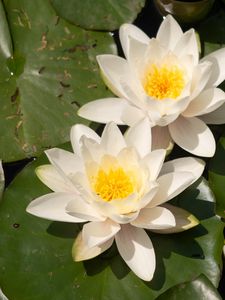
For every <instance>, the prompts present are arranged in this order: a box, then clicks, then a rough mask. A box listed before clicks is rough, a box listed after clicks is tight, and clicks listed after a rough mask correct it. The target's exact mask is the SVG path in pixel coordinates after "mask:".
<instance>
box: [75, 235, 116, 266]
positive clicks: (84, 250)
mask: <svg viewBox="0 0 225 300" xmlns="http://www.w3.org/2000/svg"><path fill="white" fill-rule="evenodd" d="M113 241H114V238H111V239H110V240H108V241H106V242H105V243H103V244H101V245H99V246H96V247H92V248H90V247H88V246H87V245H86V244H85V243H84V241H83V239H82V232H80V233H79V234H78V236H77V238H76V240H75V242H74V244H73V248H72V257H73V259H74V261H82V260H87V259H91V258H94V257H96V256H98V255H99V254H101V253H103V252H104V251H106V250H107V249H109V248H110V247H111V246H112V244H113Z"/></svg>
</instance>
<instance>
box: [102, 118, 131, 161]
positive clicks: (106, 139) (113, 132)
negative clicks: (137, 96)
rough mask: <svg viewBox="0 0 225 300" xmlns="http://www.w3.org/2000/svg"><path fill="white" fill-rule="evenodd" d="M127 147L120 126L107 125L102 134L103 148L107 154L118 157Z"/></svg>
mask: <svg viewBox="0 0 225 300" xmlns="http://www.w3.org/2000/svg"><path fill="white" fill-rule="evenodd" d="M126 146H127V145H126V142H125V140H124V137H123V135H122V133H121V131H120V130H119V128H118V126H116V124H115V123H113V122H111V123H109V124H107V125H106V126H105V128H104V131H103V133H102V140H101V147H102V148H103V149H104V150H105V153H107V154H111V155H114V156H116V155H117V154H118V153H119V152H120V151H121V150H122V149H123V148H125V147H126Z"/></svg>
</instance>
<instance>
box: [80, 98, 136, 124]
mask: <svg viewBox="0 0 225 300" xmlns="http://www.w3.org/2000/svg"><path fill="white" fill-rule="evenodd" d="M127 106H128V107H129V106H130V105H129V103H128V102H127V101H126V100H125V99H121V98H106V99H99V100H96V101H92V102H89V103H87V104H85V105H83V106H82V107H81V108H80V109H79V110H78V115H79V116H81V117H83V118H85V119H88V120H91V121H95V122H99V123H108V122H111V121H113V122H115V123H116V124H118V125H124V122H123V119H122V115H123V111H124V109H125V108H126V107H127Z"/></svg>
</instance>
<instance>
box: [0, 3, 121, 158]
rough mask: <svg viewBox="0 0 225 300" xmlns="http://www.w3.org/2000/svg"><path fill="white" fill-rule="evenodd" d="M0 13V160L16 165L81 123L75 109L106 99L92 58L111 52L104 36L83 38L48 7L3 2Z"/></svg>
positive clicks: (83, 34)
mask: <svg viewBox="0 0 225 300" xmlns="http://www.w3.org/2000/svg"><path fill="white" fill-rule="evenodd" d="M4 7H5V12H6V15H7V20H8V24H7V23H6V18H5V19H4V20H3V21H4V28H5V29H4V30H3V29H1V30H0V42H1V43H2V45H5V47H4V49H5V50H4V49H0V50H1V51H0V62H1V71H0V100H1V110H0V127H1V132H2V134H1V136H0V157H1V158H2V159H3V161H16V160H19V159H23V158H25V157H31V156H34V155H38V154H39V153H40V152H42V151H43V150H44V149H46V148H48V147H53V146H54V145H56V144H58V143H62V142H65V141H67V140H68V139H69V130H70V127H71V126H72V125H73V124H75V123H76V122H81V119H79V118H78V117H77V115H76V111H77V109H78V108H79V106H81V105H82V104H84V103H85V102H87V101H90V100H93V99H96V98H101V97H107V96H109V95H110V93H109V91H107V90H106V88H105V85H104V83H103V82H102V80H101V78H100V76H99V71H98V66H97V63H96V60H95V56H96V54H99V53H112V52H113V53H115V52H116V46H115V44H114V42H113V39H112V37H111V36H110V35H109V34H108V33H100V32H88V31H85V30H82V29H80V28H78V27H76V26H74V25H71V24H69V23H67V22H66V21H65V20H63V19H60V18H59V17H57V16H56V14H55V11H54V10H53V8H52V7H51V5H50V4H49V2H48V1H45V0H37V1H26V0H21V1H16V0H8V1H4ZM0 15H4V11H3V6H0ZM7 25H8V27H7ZM9 28H10V33H11V40H12V43H13V46H14V49H13V52H12V49H11V42H10V36H9ZM6 50H7V51H6ZM11 52H12V53H11Z"/></svg>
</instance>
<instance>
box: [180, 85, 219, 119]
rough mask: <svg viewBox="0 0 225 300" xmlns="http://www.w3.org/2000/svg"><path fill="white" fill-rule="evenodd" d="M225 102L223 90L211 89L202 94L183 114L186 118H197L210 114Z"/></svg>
mask: <svg viewBox="0 0 225 300" xmlns="http://www.w3.org/2000/svg"><path fill="white" fill-rule="evenodd" d="M224 102H225V93H224V91H222V90H221V89H218V88H211V89H207V90H204V91H203V92H201V93H200V94H199V95H198V96H197V97H196V98H195V99H193V100H192V101H191V102H190V104H189V105H188V107H187V109H186V110H185V111H184V112H183V113H182V115H183V116H184V117H195V116H199V115H203V114H208V113H210V112H212V111H214V110H216V109H217V108H218V107H220V106H221V105H222V104H223V103H224Z"/></svg>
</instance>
